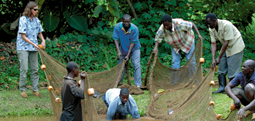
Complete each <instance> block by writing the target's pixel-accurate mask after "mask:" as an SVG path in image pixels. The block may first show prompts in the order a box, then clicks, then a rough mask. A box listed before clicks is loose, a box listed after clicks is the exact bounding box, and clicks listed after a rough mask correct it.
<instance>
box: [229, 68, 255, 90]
mask: <svg viewBox="0 0 255 121" xmlns="http://www.w3.org/2000/svg"><path fill="white" fill-rule="evenodd" d="M230 83H231V84H232V85H234V86H238V85H239V84H240V85H241V87H242V89H243V90H244V88H245V86H246V84H248V83H253V84H254V85H255V72H254V73H253V74H252V76H251V78H250V79H249V80H246V75H244V74H243V73H242V72H239V73H238V74H237V75H236V77H235V78H234V79H233V80H232V81H231V82H230Z"/></svg>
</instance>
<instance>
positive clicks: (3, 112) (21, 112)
mask: <svg viewBox="0 0 255 121" xmlns="http://www.w3.org/2000/svg"><path fill="white" fill-rule="evenodd" d="M215 90H217V88H213V91H215ZM0 93H1V94H0V107H1V108H0V117H5V116H49V115H53V111H52V105H51V101H50V96H49V92H48V90H47V89H43V90H40V93H41V94H42V95H43V97H42V98H38V97H34V96H33V95H32V90H27V94H28V98H22V97H21V96H20V95H19V94H20V91H0ZM132 96H133V98H134V99H135V100H136V103H137V105H138V109H139V113H140V115H141V116H144V115H145V113H146V109H147V107H148V105H149V102H150V92H149V91H144V94H143V95H132ZM212 99H213V101H214V102H215V106H214V111H215V113H216V114H222V116H223V118H225V117H227V115H228V114H229V112H230V105H231V104H233V101H232V100H231V99H230V98H228V97H227V95H226V94H213V95H212Z"/></svg>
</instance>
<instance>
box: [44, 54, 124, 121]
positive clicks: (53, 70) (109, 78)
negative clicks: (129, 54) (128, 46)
mask: <svg viewBox="0 0 255 121" xmlns="http://www.w3.org/2000/svg"><path fill="white" fill-rule="evenodd" d="M39 54H40V57H41V60H42V64H43V65H45V67H46V69H45V70H44V72H45V75H46V78H47V81H48V84H49V85H50V86H52V87H53V90H52V91H50V97H51V103H52V106H53V112H54V118H55V120H59V118H60V115H61V113H62V103H61V101H58V98H59V99H61V86H62V82H63V77H64V76H66V75H67V71H66V65H64V64H62V63H60V62H59V61H57V60H56V59H54V58H53V57H51V56H50V55H48V54H47V53H46V52H45V51H44V50H41V49H40V50H39ZM124 66H125V60H124V61H123V62H122V63H120V64H118V65H117V66H115V67H113V68H111V69H109V70H106V71H103V72H95V73H87V78H86V79H85V90H84V98H85V99H84V100H82V114H83V120H84V121H98V120H100V119H99V116H98V114H106V112H107V107H106V106H105V104H104V102H103V100H102V98H93V97H92V96H89V95H88V88H94V90H95V91H97V92H99V93H100V94H101V96H102V95H103V94H104V93H105V92H106V91H107V90H108V89H110V88H113V87H116V86H117V84H118V82H119V80H120V77H121V74H122V72H123V68H124ZM41 68H42V67H41ZM76 80H77V82H78V80H80V78H76Z"/></svg>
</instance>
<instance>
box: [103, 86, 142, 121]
mask: <svg viewBox="0 0 255 121" xmlns="http://www.w3.org/2000/svg"><path fill="white" fill-rule="evenodd" d="M102 99H103V100H104V102H105V105H106V106H107V108H108V110H107V117H106V119H107V120H113V119H126V118H127V117H126V115H128V114H131V115H132V117H133V118H136V119H140V115H139V112H138V108H137V105H136V102H135V100H134V99H133V97H132V96H131V95H130V94H129V90H128V89H127V88H122V89H119V88H112V89H109V90H107V91H106V93H105V94H104V95H103V97H102Z"/></svg>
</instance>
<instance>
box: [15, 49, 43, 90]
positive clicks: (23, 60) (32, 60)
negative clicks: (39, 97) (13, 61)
mask: <svg viewBox="0 0 255 121" xmlns="http://www.w3.org/2000/svg"><path fill="white" fill-rule="evenodd" d="M17 53H18V58H19V62H20V80H19V88H20V91H21V92H23V91H26V80H27V70H28V62H29V66H30V70H31V84H32V85H31V86H32V90H33V91H38V81H39V73H38V52H37V51H26V50H17Z"/></svg>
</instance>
